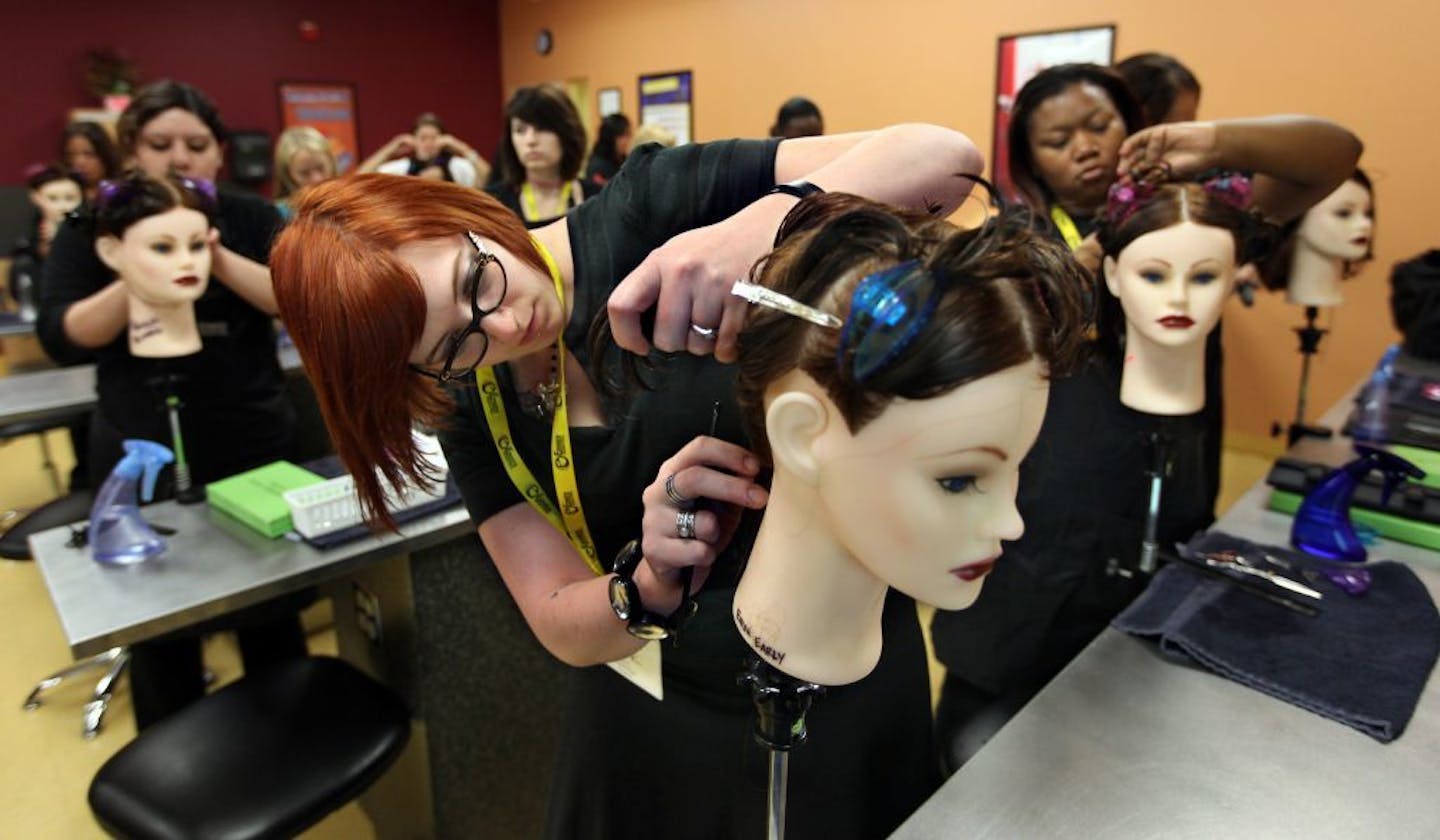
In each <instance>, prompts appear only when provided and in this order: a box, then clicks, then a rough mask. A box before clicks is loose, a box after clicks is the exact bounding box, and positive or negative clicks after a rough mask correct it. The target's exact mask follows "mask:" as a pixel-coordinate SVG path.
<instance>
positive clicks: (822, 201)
mask: <svg viewBox="0 0 1440 840" xmlns="http://www.w3.org/2000/svg"><path fill="white" fill-rule="evenodd" d="M781 237H782V244H781V245H780V246H779V248H777V250H776V252H775V253H774V254H772V255H771V257H770V258H769V259H768V260H767V261H766V263H765V265H764V267H763V269H762V272H761V276H760V277H759V278H757V282H758V283H760V284H761V285H764V286H766V287H767V288H770V289H772V290H775V291H777V292H780V293H781V294H784V295H787V296H790V297H792V298H794V299H796V300H798V301H800V302H801V303H803V304H807V305H809V306H811V307H814V308H815V309H818V310H820V311H823V312H826V313H830V314H833V315H835V316H837V317H839V318H840V319H841V320H842V321H844V323H845V326H844V327H842V328H839V329H836V328H832V327H823V326H818V325H815V324H812V323H809V322H807V321H803V320H800V319H798V318H795V317H793V316H790V315H787V314H784V313H781V312H778V311H774V310H770V309H756V310H754V311H752V312H751V313H750V315H749V317H748V319H747V322H746V328H745V330H744V332H742V334H741V336H740V345H739V348H740V363H739V364H740V375H739V382H738V385H737V393H738V396H739V399H740V402H741V406H742V409H743V411H744V415H745V421H746V424H747V426H748V427H749V430H750V436H751V441H752V445H753V446H754V447H755V449H756V450H757V452H758V453H759V454H760V455H761V457H762V458H764V459H766V460H768V461H769V462H770V463H771V464H772V465H773V467H774V476H773V481H772V485H771V495H770V501H769V503H768V505H767V507H766V513H765V517H764V520H763V521H762V523H761V526H760V531H759V533H758V534H757V535H756V540H755V544H754V547H753V549H752V551H751V553H750V557H749V560H748V562H747V565H746V570H745V573H744V575H743V576H742V578H741V581H740V584H739V588H738V589H737V592H736V595H735V608H734V609H735V614H734V618H735V624H736V627H737V630H738V631H739V632H740V634H741V636H742V637H743V638H744V639H745V641H746V642H747V643H748V644H749V645H750V646H751V648H752V649H753V650H755V651H756V653H757V654H758V655H759V656H760V657H761V658H762V659H763V660H765V661H766V662H768V663H769V664H770V665H772V666H774V667H776V668H778V669H780V670H782V671H784V672H786V673H788V674H790V675H792V676H795V677H797V678H800V679H803V680H807V681H811V682H819V683H822V684H829V685H839V684H845V683H849V682H854V681H855V680H858V679H860V678H862V677H863V676H865V675H866V674H867V673H869V672H870V670H871V669H872V668H873V667H874V666H875V663H876V662H877V661H878V659H879V656H880V652H881V647H882V643H883V640H882V637H881V613H882V608H883V605H884V601H885V593H886V590H887V589H888V588H895V589H897V590H899V591H900V592H903V593H904V594H906V595H908V596H910V597H912V598H915V599H917V600H922V601H927V602H929V603H933V604H935V605H936V606H939V607H942V608H946V609H960V608H964V607H967V606H969V605H970V604H971V603H972V602H973V601H974V599H975V597H976V596H977V595H978V594H979V591H980V587H981V585H982V584H983V580H984V576H985V574H986V573H987V572H988V571H989V569H990V568H991V567H992V566H993V565H994V563H995V562H996V560H997V558H998V557H999V555H1000V553H1001V548H1002V546H1001V543H1002V541H1004V540H1013V539H1018V538H1019V536H1020V534H1021V532H1022V530H1023V524H1022V523H1021V521H1020V517H1019V514H1018V512H1017V511H1016V509H1015V489H1016V480H1017V476H1018V468H1019V464H1020V462H1021V460H1023V458H1024V455H1025V453H1026V452H1027V451H1028V450H1029V448H1030V446H1031V445H1032V444H1033V442H1034V439H1035V436H1036V434H1038V431H1039V427H1040V423H1041V421H1042V419H1043V417H1044V412H1045V402H1046V397H1047V395H1048V392H1049V386H1048V378H1049V376H1050V375H1051V374H1052V373H1055V372H1063V371H1064V370H1066V369H1067V368H1068V366H1069V365H1070V363H1071V361H1072V359H1073V356H1074V355H1075V351H1076V348H1077V346H1078V342H1079V336H1080V334H1081V332H1082V323H1081V322H1082V320H1083V318H1082V316H1081V313H1082V311H1083V309H1082V306H1081V303H1080V299H1081V297H1080V296H1081V294H1082V291H1083V289H1084V287H1085V285H1086V280H1085V278H1084V276H1083V273H1082V272H1081V270H1080V269H1079V267H1078V266H1077V265H1075V264H1074V263H1073V261H1072V260H1071V258H1070V256H1069V254H1068V252H1066V251H1065V250H1064V249H1063V248H1060V247H1059V246H1056V245H1053V244H1051V243H1049V242H1047V241H1045V240H1043V239H1041V238H1040V237H1038V236H1037V235H1035V234H1034V233H1032V232H1030V231H1029V230H1028V229H1026V228H1025V227H1023V226H1022V225H1020V224H1017V223H1015V222H1014V221H1013V220H1011V219H1001V220H997V221H993V222H991V223H989V224H987V225H986V227H985V228H983V229H982V230H979V231H960V230H958V229H956V228H954V227H952V226H950V225H948V224H947V223H944V222H940V221H936V220H933V219H929V218H927V217H923V216H919V215H913V214H904V213H901V212H898V211H894V210H892V209H889V208H885V207H883V206H881V205H876V204H873V203H871V202H868V201H865V200H863V199H858V198H855V197H853V196H842V195H828V196H812V197H810V198H807V199H806V200H805V201H804V202H801V205H799V206H797V208H796V211H795V212H792V214H791V217H790V218H789V219H787V223H786V225H784V226H782V230H781Z"/></svg>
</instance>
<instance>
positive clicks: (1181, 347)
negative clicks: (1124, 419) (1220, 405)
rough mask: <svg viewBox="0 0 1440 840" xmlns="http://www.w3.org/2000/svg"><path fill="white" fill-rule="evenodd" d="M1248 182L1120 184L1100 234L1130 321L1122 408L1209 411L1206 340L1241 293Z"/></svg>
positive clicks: (1112, 284)
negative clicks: (1239, 280)
mask: <svg viewBox="0 0 1440 840" xmlns="http://www.w3.org/2000/svg"><path fill="white" fill-rule="evenodd" d="M1248 199H1249V181H1247V180H1245V179H1244V178H1243V177H1241V176H1226V177H1223V178H1217V179H1215V180H1213V181H1209V182H1206V184H1204V185H1201V184H1193V183H1183V184H1177V183H1169V184H1160V185H1158V186H1156V185H1154V184H1151V183H1146V182H1143V181H1142V182H1140V183H1134V182H1130V181H1125V182H1120V183H1117V184H1116V185H1115V188H1114V189H1112V190H1111V193H1110V200H1109V203H1108V204H1107V207H1106V214H1105V220H1104V222H1103V223H1102V224H1101V227H1100V230H1099V240H1100V245H1101V247H1102V248H1103V249H1104V253H1105V261H1104V266H1103V268H1104V275H1105V284H1106V286H1107V287H1108V288H1109V290H1110V293H1111V294H1112V295H1114V296H1115V297H1117V298H1119V299H1120V305H1121V307H1122V309H1123V310H1124V312H1125V322H1126V328H1125V365H1126V367H1125V375H1124V378H1122V380H1121V401H1122V402H1123V403H1125V404H1126V405H1129V406H1130V407H1131V408H1135V409H1137V410H1141V411H1147V412H1149V413H1153V414H1188V413H1191V412H1193V411H1199V410H1200V407H1201V406H1202V405H1203V404H1204V400H1205V392H1204V383H1203V377H1202V378H1200V379H1195V378H1193V375H1194V374H1196V373H1197V372H1198V373H1199V374H1203V373H1204V354H1205V337H1206V336H1207V335H1209V334H1210V331H1211V330H1213V329H1214V328H1215V325H1216V324H1218V323H1219V322H1220V315H1221V312H1222V311H1223V309H1224V305H1225V299H1226V297H1227V296H1229V294H1230V292H1231V291H1232V290H1233V288H1234V285H1235V273H1236V271H1237V269H1238V267H1239V262H1240V255H1241V254H1242V253H1243V250H1242V246H1243V244H1244V242H1245V234H1246V232H1247V230H1248V229H1249V218H1250V217H1249V216H1248V214H1247V213H1246V212H1245V211H1244V210H1243V209H1241V208H1242V207H1243V206H1244V204H1246V203H1247V202H1248ZM1192 406H1193V407H1192Z"/></svg>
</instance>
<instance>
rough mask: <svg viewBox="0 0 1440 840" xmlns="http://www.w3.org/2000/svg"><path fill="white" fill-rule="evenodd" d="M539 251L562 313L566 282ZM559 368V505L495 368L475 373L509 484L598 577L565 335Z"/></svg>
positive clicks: (554, 434) (555, 436)
mask: <svg viewBox="0 0 1440 840" xmlns="http://www.w3.org/2000/svg"><path fill="white" fill-rule="evenodd" d="M531 241H532V242H534V243H535V247H536V248H537V249H538V250H539V251H540V256H541V258H542V259H544V260H545V266H546V268H548V269H550V279H551V280H553V281H555V294H556V295H558V296H559V298H560V310H561V311H562V312H563V311H564V310H565V284H564V282H563V281H562V280H561V279H560V269H559V268H558V267H556V265H555V258H554V257H551V256H550V252H549V251H547V250H545V246H544V245H542V244H540V241H539V240H537V239H534V238H533V237H532V238H531ZM555 355H556V364H557V365H558V366H559V369H560V370H559V374H560V379H559V385H560V393H559V394H558V395H557V396H556V398H555V417H554V419H553V421H552V423H551V432H550V440H551V450H550V464H551V467H552V475H553V477H554V479H555V492H556V493H558V494H559V496H560V504H559V505H556V504H555V502H553V501H551V499H550V496H549V494H547V493H546V492H545V488H544V487H541V486H540V482H538V481H536V480H535V474H534V473H532V472H530V468H529V467H527V466H526V465H525V461H524V460H523V459H521V457H520V453H519V452H517V451H515V438H514V436H513V435H512V434H511V433H510V419H509V417H507V416H506V413H505V403H504V401H503V400H502V399H501V397H500V383H499V381H498V380H497V379H496V378H495V369H494V368H493V367H490V366H485V367H480V368H476V369H475V382H476V384H477V385H478V386H479V387H480V406H481V408H482V409H483V410H484V412H485V423H486V425H487V426H489V428H490V437H491V439H493V440H494V441H495V448H496V449H497V450H498V451H499V453H500V461H501V463H503V464H504V465H505V473H506V474H507V475H509V476H510V482H511V483H512V484H514V485H515V489H516V490H519V491H520V495H522V496H524V497H525V501H527V502H529V503H530V506H531V507H533V508H535V510H537V511H539V513H540V515H541V516H543V517H545V519H546V520H548V521H549V522H550V524H551V525H553V526H555V529H556V530H557V531H559V532H560V533H562V534H564V535H565V538H566V539H568V540H569V541H570V544H571V545H573V546H575V550H576V551H578V552H580V556H581V557H582V558H584V559H585V564H586V565H587V566H589V567H590V569H591V571H593V572H595V574H597V575H603V574H605V569H604V568H603V567H602V566H601V565H600V561H599V560H598V559H597V558H596V556H595V542H594V540H592V539H591V538H590V528H589V526H588V525H586V524H585V510H584V509H583V508H582V507H581V506H580V488H579V485H578V483H577V482H576V480H575V455H574V453H573V452H572V451H571V449H570V412H569V410H568V409H567V408H566V391H565V335H564V332H563V331H562V332H561V334H560V335H559V336H558V337H556V339H555Z"/></svg>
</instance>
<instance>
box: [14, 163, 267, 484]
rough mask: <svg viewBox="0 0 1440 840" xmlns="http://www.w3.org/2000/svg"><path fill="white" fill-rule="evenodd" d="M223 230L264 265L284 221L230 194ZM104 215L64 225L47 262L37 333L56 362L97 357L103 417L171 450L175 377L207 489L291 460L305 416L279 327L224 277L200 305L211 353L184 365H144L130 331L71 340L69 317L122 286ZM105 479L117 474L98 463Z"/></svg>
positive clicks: (78, 217)
mask: <svg viewBox="0 0 1440 840" xmlns="http://www.w3.org/2000/svg"><path fill="white" fill-rule="evenodd" d="M216 226H217V227H218V228H219V230H220V237H221V241H222V242H224V243H225V245H226V247H228V248H230V249H231V250H232V251H235V252H236V253H238V254H240V255H241V256H244V257H248V258H250V259H252V260H255V261H256V262H259V263H262V264H263V263H266V262H268V261H269V254H270V244H271V240H272V239H273V238H274V236H275V233H276V231H277V230H278V229H279V226H280V217H279V215H278V214H277V213H276V211H275V208H274V207H273V206H272V205H270V204H269V203H268V202H266V201H263V200H261V199H259V198H255V197H252V196H248V195H245V194H242V193H235V192H230V191H227V190H224V189H222V190H221V193H220V211H219V218H218V219H217V220H216ZM94 231H95V225H94V217H93V215H91V214H90V213H89V212H88V211H81V212H77V213H72V214H71V215H70V217H69V218H68V219H67V220H66V221H65V223H64V224H63V225H61V227H60V230H59V232H58V233H57V234H56V235H55V241H54V243H53V244H52V246H51V249H50V257H49V259H47V260H46V261H45V280H44V285H43V293H42V296H41V301H40V313H39V322H38V323H37V325H36V331H37V334H38V335H39V338H40V342H41V344H42V345H44V347H45V350H46V352H47V353H49V354H50V356H51V357H52V358H54V359H56V360H57V361H60V362H69V361H74V360H78V359H83V358H84V357H86V356H87V355H88V354H91V353H93V355H94V358H95V363H96V371H95V373H96V376H95V378H96V388H97V391H98V395H99V417H100V419H101V420H102V421H104V423H105V424H107V425H108V426H110V427H112V428H113V429H114V430H115V431H117V432H118V433H119V434H122V435H124V436H125V437H140V438H147V439H149V440H155V441H160V442H162V443H166V444H167V445H168V444H169V443H170V439H171V438H170V431H169V426H168V423H167V420H166V415H165V413H164V411H163V409H162V408H161V405H160V397H159V390H158V388H159V387H160V386H158V385H157V384H156V383H157V381H158V380H160V379H162V378H164V377H167V376H171V375H173V376H174V377H178V384H176V385H175V387H176V390H177V393H178V394H179V396H180V397H181V399H182V401H183V402H184V408H183V409H182V410H181V413H180V422H181V427H182V429H183V433H184V436H185V450H186V455H187V456H188V459H189V461H190V465H191V472H192V475H194V477H195V478H196V479H197V480H198V481H201V482H206V481H212V480H215V479H217V478H221V477H224V476H226V475H230V474H233V473H234V472H237V471H240V470H243V469H248V468H249V467H252V466H256V465H258V464H262V463H265V462H266V461H270V460H274V459H276V458H280V457H284V456H285V455H286V454H288V453H287V451H286V450H287V449H288V447H289V444H290V440H291V438H292V437H293V434H294V425H295V416H294V411H293V409H292V408H291V407H290V406H289V403H288V402H287V401H286V400H285V398H284V395H283V387H284V380H283V378H282V375H281V372H280V365H279V362H278V361H277V360H276V357H275V330H274V326H273V323H272V320H271V317H270V316H269V315H266V314H265V313H264V312H261V311H260V310H258V309H256V308H255V307H253V306H251V305H250V304H249V303H247V302H246V301H245V300H244V299H243V298H241V297H240V296H239V295H237V294H236V293H235V292H233V291H231V290H230V288H229V287H228V286H226V285H225V284H224V283H222V282H220V281H219V280H218V279H216V278H215V277H213V276H212V277H211V278H210V282H209V285H208V287H207V288H206V290H205V294H204V295H202V296H201V298H200V300H198V301H197V302H196V303H195V316H196V319H197V321H198V323H199V328H200V337H201V341H202V346H201V349H200V352H199V353H196V354H194V355H191V356H184V357H180V358H174V359H147V358H138V357H136V356H132V355H131V354H130V347H129V337H128V333H127V332H126V331H125V330H121V331H120V335H119V336H117V337H116V339H115V340H114V341H112V342H111V343H110V344H109V345H107V346H105V347H101V348H99V349H97V350H93V351H92V350H87V349H85V348H81V347H77V346H76V345H74V344H72V343H71V342H70V340H69V338H68V337H67V336H66V335H65V329H64V326H63V320H64V317H65V310H66V309H68V308H69V306H70V305H71V304H73V303H75V302H76V301H79V300H81V299H83V298H86V297H89V296H90V295H92V294H94V293H96V292H98V291H100V290H101V289H102V288H104V287H105V286H107V285H109V284H110V283H111V282H113V281H114V279H115V276H114V274H113V273H112V272H111V271H110V269H109V268H108V267H106V265H105V264H104V263H102V262H101V261H100V258H99V257H98V256H97V255H96V254H95V244H94V241H95V233H94ZM92 468H93V469H94V471H95V472H97V473H99V474H101V475H102V476H103V474H104V473H105V472H108V469H109V465H108V464H96V465H93V467H92Z"/></svg>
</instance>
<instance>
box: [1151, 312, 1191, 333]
mask: <svg viewBox="0 0 1440 840" xmlns="http://www.w3.org/2000/svg"><path fill="white" fill-rule="evenodd" d="M1155 323H1157V324H1159V325H1160V326H1162V327H1165V328H1166V329H1170V330H1188V329H1190V328H1191V327H1193V326H1195V321H1194V320H1193V319H1191V318H1190V317H1189V316H1187V315H1166V316H1165V317H1164V318H1157V319H1156V321H1155Z"/></svg>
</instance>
